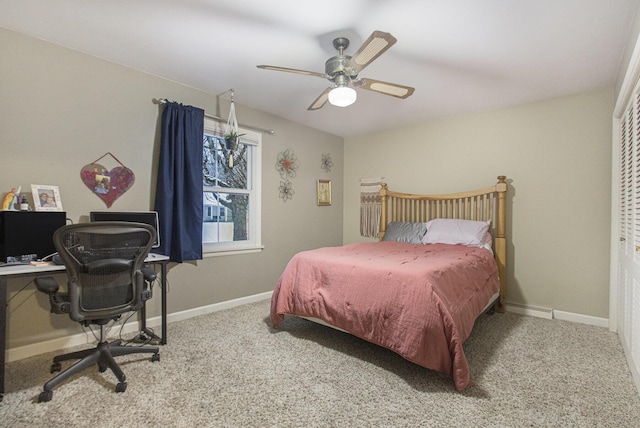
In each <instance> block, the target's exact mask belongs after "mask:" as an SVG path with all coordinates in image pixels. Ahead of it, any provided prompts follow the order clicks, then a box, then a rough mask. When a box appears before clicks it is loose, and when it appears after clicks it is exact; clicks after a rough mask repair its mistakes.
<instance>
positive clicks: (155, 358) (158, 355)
mask: <svg viewBox="0 0 640 428" xmlns="http://www.w3.org/2000/svg"><path fill="white" fill-rule="evenodd" d="M151 361H152V362H155V361H160V354H158V353H157V352H156V353H155V354H153V355H152V356H151Z"/></svg>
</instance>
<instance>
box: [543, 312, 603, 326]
mask: <svg viewBox="0 0 640 428" xmlns="http://www.w3.org/2000/svg"><path fill="white" fill-rule="evenodd" d="M553 317H554V318H556V319H559V320H564V321H571V322H577V323H580V324H589V325H594V326H597V327H605V328H608V327H609V319H608V318H598V317H592V316H590V315H582V314H575V313H573V312H564V311H558V310H555V309H554V310H553Z"/></svg>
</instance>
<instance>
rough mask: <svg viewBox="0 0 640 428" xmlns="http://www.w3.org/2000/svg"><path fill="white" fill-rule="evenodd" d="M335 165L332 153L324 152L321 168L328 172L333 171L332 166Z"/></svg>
mask: <svg viewBox="0 0 640 428" xmlns="http://www.w3.org/2000/svg"><path fill="white" fill-rule="evenodd" d="M332 166H333V161H332V160H331V155H330V154H329V153H327V154H326V155H325V154H324V153H323V154H322V163H321V164H320V168H322V169H324V170H325V171H326V172H331V167H332Z"/></svg>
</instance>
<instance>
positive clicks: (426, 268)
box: [270, 176, 507, 391]
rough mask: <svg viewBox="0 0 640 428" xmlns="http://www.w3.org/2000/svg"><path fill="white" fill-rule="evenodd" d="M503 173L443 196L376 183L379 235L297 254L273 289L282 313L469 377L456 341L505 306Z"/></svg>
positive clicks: (466, 380) (274, 316) (279, 317)
mask: <svg viewBox="0 0 640 428" xmlns="http://www.w3.org/2000/svg"><path fill="white" fill-rule="evenodd" d="M506 192H507V184H506V177H505V176H499V177H498V182H497V184H495V185H493V186H490V187H485V188H482V189H479V190H473V191H467V192H462V193H455V194H447V195H416V194H407V193H400V192H395V191H391V190H389V189H388V188H387V186H386V185H385V184H382V186H381V189H380V191H379V196H380V198H379V203H380V210H381V211H380V215H379V217H380V226H379V230H380V232H379V237H380V241H377V242H359V243H353V244H347V245H343V246H340V247H326V248H318V249H314V250H309V251H303V252H300V253H298V254H296V255H295V256H294V257H293V258H292V259H291V260H290V261H289V263H288V264H287V266H286V268H285V269H284V271H283V273H282V275H281V277H280V279H279V281H278V283H277V285H276V287H275V289H274V292H273V295H272V298H271V314H270V318H271V323H272V325H273V326H274V327H276V328H277V326H278V325H279V324H280V323H281V322H282V321H283V320H284V317H285V315H295V316H299V317H305V318H308V319H311V320H314V321H318V322H321V323H323V324H326V325H329V326H331V327H334V328H338V329H340V330H343V331H346V332H348V333H351V334H353V335H355V336H357V337H360V338H361V339H364V340H366V341H369V342H372V343H374V344H377V345H380V346H383V347H385V348H388V349H390V350H392V351H394V352H396V353H397V354H399V355H400V356H402V357H403V358H405V359H407V360H409V361H411V362H413V363H416V364H419V365H421V366H423V367H425V368H428V369H431V370H435V371H438V372H441V373H445V374H448V375H450V376H451V377H452V379H453V383H454V385H455V388H456V389H457V390H459V391H462V390H464V389H465V388H467V387H468V386H470V385H472V384H473V383H472V381H471V379H470V373H469V365H468V363H467V359H466V356H465V354H464V350H463V347H462V344H463V342H464V341H465V340H466V339H467V337H468V336H469V335H470V333H471V330H472V328H473V324H474V323H475V320H476V319H477V317H478V316H480V315H481V314H483V313H484V312H488V311H494V310H495V311H497V312H503V311H504V305H505V292H506V248H507V244H506V236H505V231H506V207H505V205H506Z"/></svg>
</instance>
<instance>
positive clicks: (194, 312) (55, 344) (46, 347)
mask: <svg viewBox="0 0 640 428" xmlns="http://www.w3.org/2000/svg"><path fill="white" fill-rule="evenodd" d="M272 293H273V292H272V291H268V292H266V293H260V294H255V295H253V296H247V297H241V298H238V299H233V300H228V301H226V302H220V303H214V304H212V305H207V306H202V307H199V308H195V309H189V310H186V311H181V312H175V313H172V314H168V316H167V323H171V322H176V321H182V320H186V319H189V318H193V317H197V316H200V315H206V314H210V313H213V312H217V311H222V310H224V309H231V308H235V307H236V306H241V305H246V304H248V303H253V302H258V301H260V300H266V299H270V298H271V294H272ZM146 324H147V327H159V326H160V325H161V324H162V318H161V317H160V316H157V317H153V318H149V319H147V323H146ZM120 331H121V330H120V327H119V326H118V325H115V326H114V327H113V328H111V330H110V332H109V335H108V337H109V338H110V339H115V338H116V337H117V335H119V334H120ZM138 331H140V323H139V322H138V321H137V320H136V321H132V322H128V323H126V324H125V325H124V326H123V327H122V334H129V333H135V332H138ZM97 332H98V333H99V330H98V331H97ZM169 339H170V337H169ZM95 342H96V339H95V337H94V336H93V334H92V333H90V332H89V331H87V332H83V333H79V334H74V335H71V336H64V337H59V338H56V339H51V340H45V341H43V342H38V343H33V344H30V345H24V346H19V347H17V348H11V349H7V353H6V361H7V362H11V361H17V360H21V359H23V358H28V357H33V356H34V355H40V354H44V353H47V352H53V351H59V350H62V349H67V348H71V347H74V346H79V345H85V344H88V343H95Z"/></svg>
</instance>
